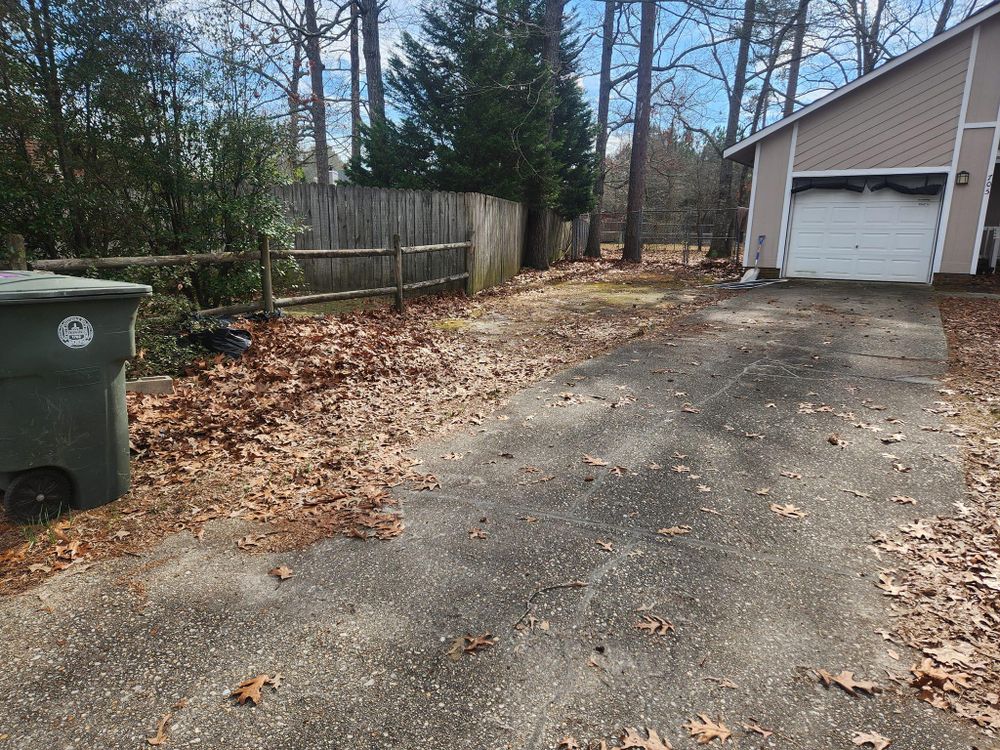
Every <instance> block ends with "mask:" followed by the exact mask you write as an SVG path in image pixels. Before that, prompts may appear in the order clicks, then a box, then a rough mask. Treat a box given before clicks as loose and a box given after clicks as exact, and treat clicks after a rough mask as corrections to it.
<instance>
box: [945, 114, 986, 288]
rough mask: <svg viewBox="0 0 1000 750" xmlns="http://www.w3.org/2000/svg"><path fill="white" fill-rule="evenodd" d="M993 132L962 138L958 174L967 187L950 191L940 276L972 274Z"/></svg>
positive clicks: (973, 131)
mask: <svg viewBox="0 0 1000 750" xmlns="http://www.w3.org/2000/svg"><path fill="white" fill-rule="evenodd" d="M994 117H996V111H995V110H994ZM994 131H995V128H973V129H968V130H966V131H965V132H964V133H963V135H962V148H961V151H960V152H959V156H958V166H957V170H958V171H959V172H961V171H963V170H964V171H966V172H968V173H969V184H968V185H955V186H954V189H953V191H952V198H951V214H950V216H949V217H948V227H947V232H946V234H945V238H944V254H943V255H942V256H941V269H940V271H941V273H971V272H973V271H974V270H975V269H973V268H972V256H973V253H975V252H976V251H977V250H978V248H979V217H980V215H981V212H982V208H983V198H984V197H985V193H986V181H987V178H988V176H989V175H990V173H991V172H992V169H993V164H992V160H991V159H990V154H991V151H992V149H993V135H994Z"/></svg>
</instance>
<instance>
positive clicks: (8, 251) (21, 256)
mask: <svg viewBox="0 0 1000 750" xmlns="http://www.w3.org/2000/svg"><path fill="white" fill-rule="evenodd" d="M4 245H5V246H6V247H5V248H4V250H5V255H6V258H4V261H5V262H4V266H5V267H7V268H10V269H11V270H13V271H27V270H28V259H27V255H25V252H24V237H23V236H22V235H20V234H8V235H7V237H6V240H5V242H4Z"/></svg>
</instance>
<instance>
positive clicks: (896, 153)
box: [723, 1, 1000, 284]
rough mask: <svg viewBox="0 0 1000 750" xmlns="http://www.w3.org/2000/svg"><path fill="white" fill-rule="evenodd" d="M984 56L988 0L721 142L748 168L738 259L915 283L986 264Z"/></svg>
mask: <svg viewBox="0 0 1000 750" xmlns="http://www.w3.org/2000/svg"><path fill="white" fill-rule="evenodd" d="M998 70H1000V1H998V2H992V3H990V4H988V5H987V6H986V7H984V8H982V9H981V10H979V11H977V12H975V13H972V14H971V15H969V16H968V17H967V18H966V19H965V20H964V21H962V22H961V23H959V24H957V25H955V26H954V27H952V28H951V29H948V30H946V31H944V32H942V33H940V34H935V35H934V36H933V37H931V38H930V39H928V40H927V41H925V42H923V43H922V44H919V45H917V46H916V47H914V48H913V49H911V50H908V51H906V52H903V53H902V54H900V55H897V56H895V57H893V59H892V60H890V61H888V62H886V63H885V64H883V65H880V66H878V67H876V68H875V69H874V70H872V71H870V72H868V73H866V74H865V75H863V76H861V77H859V78H856V79H855V80H853V81H850V82H848V83H845V84H844V85H843V86H841V87H839V88H836V89H834V90H832V91H830V92H829V93H828V94H826V95H825V96H822V97H819V98H817V99H813V100H811V101H809V102H808V103H805V104H804V106H802V107H800V108H798V109H793V111H791V112H787V111H786V113H785V116H784V117H782V118H780V119H778V120H775V121H773V122H771V123H768V124H764V125H762V127H761V128H760V129H759V130H757V131H756V132H753V133H751V134H750V135H748V136H746V137H745V138H743V140H741V141H737V142H736V143H734V144H733V145H731V146H729V147H728V148H727V149H726V150H725V152H724V154H723V155H724V156H725V158H727V159H731V160H732V161H734V162H736V163H737V164H741V165H743V166H744V167H746V170H747V172H749V177H750V186H749V187H750V191H749V201H748V203H747V213H748V218H747V231H746V236H747V242H746V243H744V251H743V266H744V267H745V268H747V269H748V270H751V271H752V273H753V275H754V276H755V277H758V278H777V277H781V276H789V277H799V278H807V279H843V280H845V281H855V280H857V281H882V282H906V283H918V284H926V283H929V282H930V283H933V282H935V281H941V280H948V279H949V278H950V277H967V276H970V275H974V274H977V273H987V272H991V271H992V269H994V268H996V267H997V265H998V262H997V260H996V259H995V257H994V249H996V248H1000V240H996V239H995V238H996V237H997V236H998V235H1000V227H998V224H1000V219H998V218H997V217H998V216H1000V214H998V213H997V212H998V211H1000V208H995V207H996V206H1000V198H998V199H996V201H997V203H994V202H993V201H991V193H993V194H996V193H997V190H996V184H997V180H996V175H997V173H1000V168H998V165H1000V75H997V71H998ZM786 105H787V102H786ZM763 119H764V118H761V120H763ZM744 174H746V172H744ZM743 185H744V186H745V185H746V183H745V182H744V183H743ZM996 253H997V255H998V256H1000V249H998V250H997V251H996Z"/></svg>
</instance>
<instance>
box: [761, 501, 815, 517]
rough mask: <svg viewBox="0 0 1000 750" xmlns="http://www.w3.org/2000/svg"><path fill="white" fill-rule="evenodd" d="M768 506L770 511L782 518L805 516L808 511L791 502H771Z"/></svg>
mask: <svg viewBox="0 0 1000 750" xmlns="http://www.w3.org/2000/svg"><path fill="white" fill-rule="evenodd" d="M768 508H769V509H770V511H771V512H772V513H775V514H777V515H779V516H782V517H783V518H805V517H806V516H807V515H809V514H808V513H806V512H805V511H804V510H802V508H799V507H797V506H795V505H792V504H791V503H787V504H785V505H779V504H778V503H771V504H770V505H769V506H768Z"/></svg>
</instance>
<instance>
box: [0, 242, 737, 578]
mask: <svg viewBox="0 0 1000 750" xmlns="http://www.w3.org/2000/svg"><path fill="white" fill-rule="evenodd" d="M681 260H682V258H681V256H680V254H679V253H678V252H676V251H656V250H653V251H650V252H648V253H647V254H646V258H645V262H644V263H643V264H642V265H640V266H637V265H628V264H625V265H623V264H620V263H616V262H614V261H610V260H608V261H602V262H592V261H587V262H575V263H562V264H557V265H556V266H554V267H553V268H552V269H550V270H548V271H544V272H525V273H522V274H520V275H519V276H517V277H516V278H514V279H513V280H511V281H510V282H508V283H507V284H504V285H502V286H500V287H497V288H495V289H493V290H490V291H488V292H486V293H483V294H480V295H478V296H476V297H475V298H474V299H466V298H465V297H464V296H462V295H451V296H443V295H442V296H434V297H423V298H419V299H415V300H413V301H412V302H411V303H410V305H409V307H408V309H407V312H406V314H405V315H403V316H398V315H396V314H395V313H394V312H392V311H391V310H389V309H387V308H384V307H382V308H378V309H373V310H363V311H357V312H353V313H348V314H344V315H339V316H317V315H303V314H301V313H300V314H296V315H290V316H287V317H285V318H283V319H280V320H277V321H272V322H246V323H245V324H241V325H244V327H246V328H248V329H249V330H250V331H251V332H252V334H253V336H254V346H253V348H252V349H251V350H250V352H249V353H248V354H247V355H245V356H244V358H242V359H240V360H238V361H229V360H225V359H223V358H222V357H218V358H215V359H210V360H205V361H203V362H199V363H198V365H197V367H196V368H195V369H194V370H193V371H192V373H191V374H190V375H189V376H188V377H185V378H181V379H179V380H177V381H176V382H175V393H174V394H173V395H169V396H149V395H137V394H130V395H129V413H130V422H131V436H132V447H133V456H134V458H133V466H132V469H133V488H132V491H131V492H130V493H129V494H128V495H127V496H126V497H124V498H122V499H121V500H119V501H117V502H115V503H112V504H110V505H108V506H105V507H103V508H98V509H95V510H91V511H86V512H74V513H70V514H68V515H66V516H64V517H62V518H61V519H59V520H57V521H54V522H50V523H48V524H45V525H30V526H21V525H15V524H12V523H10V522H9V521H8V520H6V519H0V592H8V593H9V592H13V591H19V590H23V589H25V588H27V587H30V586H32V585H34V584H37V583H38V582H40V581H42V580H44V579H45V578H46V577H48V576H49V575H51V574H53V573H55V572H59V571H63V570H72V571H74V572H83V571H85V570H86V569H87V568H88V567H89V566H90V565H91V564H92V563H93V562H94V561H95V560H98V559H102V558H106V557H113V556H117V555H121V554H138V553H140V552H142V551H143V550H145V549H147V548H148V547H149V546H150V545H151V544H153V543H154V542H155V541H156V540H158V539H159V538H161V537H163V536H165V535H169V534H172V533H176V532H180V531H187V532H190V533H192V534H195V535H196V536H198V535H200V534H201V533H203V531H202V529H203V526H204V524H205V523H206V522H208V521H210V520H213V519H218V518H246V519H252V520H255V521H258V522H260V524H261V526H260V533H258V534H251V535H248V536H247V538H246V539H243V540H241V544H240V546H241V548H243V549H245V550H248V551H263V550H274V549H282V548H289V547H297V546H302V545H304V544H307V543H309V542H311V541H314V540H316V539H318V538H321V537H323V536H329V535H339V534H346V535H349V536H355V537H359V538H378V539H388V538H392V537H395V536H398V535H399V534H400V533H402V532H403V528H404V521H403V519H402V516H401V515H400V514H399V513H398V509H397V508H396V505H395V501H394V500H393V499H392V497H391V495H390V493H389V491H388V490H389V489H390V488H391V487H393V486H397V485H399V484H401V483H403V482H412V483H415V484H416V485H417V486H424V487H426V488H428V489H430V488H432V487H434V486H435V483H436V480H435V478H434V477H433V476H428V475H425V474H423V473H422V472H421V471H420V468H419V466H415V465H414V461H413V459H412V458H411V457H410V455H409V454H408V449H409V448H410V447H411V446H412V445H413V444H414V443H415V442H416V441H418V440H420V439H422V438H425V437H426V436H430V435H437V434H441V433H443V432H446V431H448V430H449V429H452V428H454V427H455V426H457V425H462V424H469V423H472V424H475V423H476V422H477V421H481V420H482V418H483V415H484V414H485V413H487V412H489V411H490V410H491V409H494V408H496V407H497V406H498V405H500V404H502V403H503V401H504V399H505V398H506V397H507V396H509V395H510V394H511V393H513V392H515V391H516V390H518V389H520V388H523V387H524V386H526V385H528V384H530V383H532V382H536V381H537V380H539V379H541V378H544V377H545V376H547V375H548V374H549V373H551V372H553V371H554V370H556V369H560V368H563V367H566V366H567V365H568V364H571V363H574V362H577V361H580V360H583V359H587V358H589V357H592V356H595V355H597V354H599V353H601V352H603V351H606V350H607V349H609V348H610V347H613V346H616V345H618V344H620V343H621V342H622V341H623V340H627V339H630V338H635V337H641V336H644V335H646V334H648V333H649V332H650V331H653V330H662V329H663V328H664V327H667V326H671V325H675V324H676V323H677V321H678V319H679V318H681V317H682V316H683V315H684V314H686V313H687V312H690V311H693V310H695V309H697V308H699V307H702V306H704V305H706V304H710V303H711V302H712V301H714V300H716V299H718V298H719V297H720V296H722V295H723V294H724V293H722V292H719V291H718V290H714V289H712V288H710V287H708V286H706V284H707V283H709V282H712V281H715V280H718V279H720V278H725V277H731V276H733V275H734V274H735V273H736V269H735V268H734V267H733V266H731V265H730V264H727V263H714V264H708V265H707V266H705V267H703V266H702V265H699V264H695V263H692V264H690V265H687V266H685V265H683V264H682V263H681V262H680V261H681Z"/></svg>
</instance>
